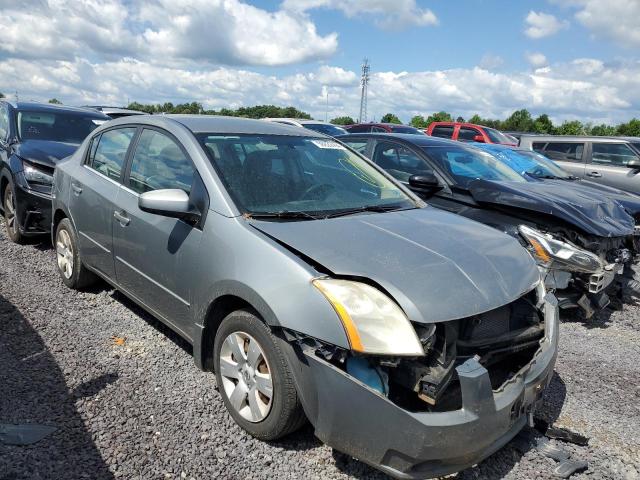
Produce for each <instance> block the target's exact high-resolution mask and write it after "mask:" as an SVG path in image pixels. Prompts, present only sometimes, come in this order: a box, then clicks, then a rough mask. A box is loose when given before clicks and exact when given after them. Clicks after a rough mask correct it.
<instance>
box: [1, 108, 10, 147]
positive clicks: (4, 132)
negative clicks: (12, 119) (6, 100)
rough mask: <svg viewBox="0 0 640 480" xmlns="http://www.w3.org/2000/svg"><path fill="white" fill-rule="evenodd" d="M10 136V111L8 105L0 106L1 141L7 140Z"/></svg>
mask: <svg viewBox="0 0 640 480" xmlns="http://www.w3.org/2000/svg"><path fill="white" fill-rule="evenodd" d="M8 136H9V109H8V108H7V106H6V105H0V140H6V139H7V137H8Z"/></svg>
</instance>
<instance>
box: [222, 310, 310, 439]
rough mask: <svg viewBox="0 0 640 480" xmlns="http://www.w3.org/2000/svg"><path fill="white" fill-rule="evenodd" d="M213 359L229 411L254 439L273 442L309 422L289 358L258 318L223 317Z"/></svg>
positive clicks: (236, 314) (242, 312) (240, 313)
mask: <svg viewBox="0 0 640 480" xmlns="http://www.w3.org/2000/svg"><path fill="white" fill-rule="evenodd" d="M213 358H214V367H215V371H216V383H217V385H218V390H219V391H220V394H221V395H222V399H223V401H224V404H225V407H226V408H227V410H228V411H229V413H230V414H231V416H232V417H233V419H234V420H235V421H236V423H237V424H238V425H240V426H241V427H242V428H243V429H244V430H246V431H247V432H249V433H250V434H251V435H253V436H254V437H256V438H259V439H260V440H275V439H278V438H281V437H283V436H285V435H287V434H289V433H291V432H293V431H295V430H297V429H298V428H300V427H301V426H302V425H303V424H304V423H305V421H306V417H305V415H304V411H303V410H302V406H301V404H300V400H299V398H298V393H297V392H296V388H295V385H294V382H293V376H292V374H291V369H290V367H289V365H288V362H287V359H286V357H285V356H284V354H283V353H282V351H281V350H280V348H279V346H278V340H277V339H276V338H275V337H274V336H273V334H272V333H271V330H270V329H269V327H268V326H267V325H265V324H264V323H263V322H262V321H261V320H260V319H259V318H258V317H257V316H256V315H255V314H253V313H252V312H250V311H247V310H239V311H237V312H233V313H230V314H229V315H228V316H227V317H225V319H224V320H223V321H222V323H221V325H220V328H219V329H218V332H217V333H216V338H215V342H214V357H213ZM254 367H255V368H254ZM252 395H253V397H252Z"/></svg>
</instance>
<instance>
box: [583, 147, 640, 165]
mask: <svg viewBox="0 0 640 480" xmlns="http://www.w3.org/2000/svg"><path fill="white" fill-rule="evenodd" d="M637 158H638V156H637V155H636V153H635V152H634V151H633V150H632V149H631V148H630V147H629V146H628V145H626V144H624V143H595V142H594V143H593V153H592V155H591V162H592V163H597V164H599V165H611V166H612V167H624V166H625V165H626V164H627V163H629V161H630V160H636V159H637Z"/></svg>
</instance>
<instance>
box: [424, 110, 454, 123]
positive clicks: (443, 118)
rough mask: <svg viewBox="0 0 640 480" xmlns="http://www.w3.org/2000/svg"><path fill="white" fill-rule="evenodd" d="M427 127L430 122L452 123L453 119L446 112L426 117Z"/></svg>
mask: <svg viewBox="0 0 640 480" xmlns="http://www.w3.org/2000/svg"><path fill="white" fill-rule="evenodd" d="M426 122H427V125H430V124H431V123H432V122H453V117H452V116H451V114H450V113H447V112H443V111H440V112H436V113H433V114H431V115H429V116H428V117H427V120H426Z"/></svg>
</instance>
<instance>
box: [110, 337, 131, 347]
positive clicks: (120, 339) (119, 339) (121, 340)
mask: <svg viewBox="0 0 640 480" xmlns="http://www.w3.org/2000/svg"><path fill="white" fill-rule="evenodd" d="M111 340H112V341H113V344H114V345H118V346H119V347H121V346H123V345H124V342H126V341H127V337H116V336H115V335H114V336H113V337H111Z"/></svg>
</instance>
